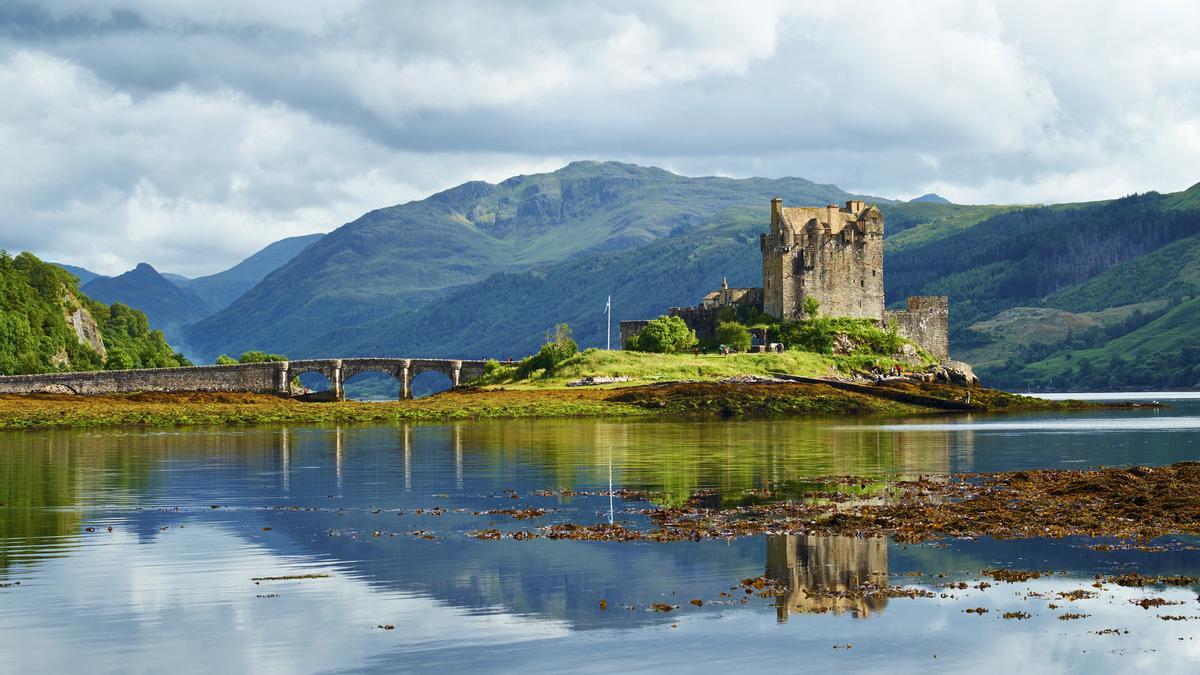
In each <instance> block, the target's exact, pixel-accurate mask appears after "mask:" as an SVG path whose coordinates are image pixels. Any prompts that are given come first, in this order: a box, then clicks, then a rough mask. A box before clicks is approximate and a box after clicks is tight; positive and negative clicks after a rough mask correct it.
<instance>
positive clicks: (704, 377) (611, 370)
mask: <svg viewBox="0 0 1200 675" xmlns="http://www.w3.org/2000/svg"><path fill="white" fill-rule="evenodd" d="M872 363H875V364H878V365H880V366H881V367H883V368H888V367H890V366H892V365H894V364H896V363H900V362H899V361H896V360H895V359H892V358H890V357H881V356H825V355H822V354H814V353H812V352H803V351H786V352H784V353H782V354H730V355H729V356H719V355H716V354H707V355H705V354H702V355H700V356H695V355H693V354H691V353H684V354H648V353H645V352H632V351H625V350H619V349H614V350H612V351H607V350H603V349H589V350H586V351H584V352H581V353H579V354H577V355H575V356H573V357H571V358H570V359H567V360H566V361H564V362H563V363H561V364H559V365H558V366H557V367H556V368H555V369H554V371H553V372H552V373H546V372H545V371H537V372H536V373H534V375H533V376H532V377H531V378H529V379H528V380H518V379H516V377H515V376H514V375H513V373H512V372H511V371H507V370H506V371H503V372H500V373H497V374H496V375H494V376H490V377H485V378H484V379H482V380H479V381H478V384H480V385H484V386H487V385H504V386H506V387H510V386H515V387H519V388H532V389H547V388H558V387H562V386H564V385H565V384H566V383H567V382H570V381H572V380H578V379H580V378H582V377H586V376H595V377H629V378H632V381H631V382H623V383H621V386H628V385H630V384H644V383H652V382H676V381H687V380H695V381H714V380H720V379H723V378H727V377H735V376H738V375H760V376H769V375H771V374H772V373H779V372H783V373H788V374H791V375H803V376H806V377H824V376H830V375H838V374H846V373H848V372H851V371H854V370H866V369H867V368H869V367H870V364H872Z"/></svg>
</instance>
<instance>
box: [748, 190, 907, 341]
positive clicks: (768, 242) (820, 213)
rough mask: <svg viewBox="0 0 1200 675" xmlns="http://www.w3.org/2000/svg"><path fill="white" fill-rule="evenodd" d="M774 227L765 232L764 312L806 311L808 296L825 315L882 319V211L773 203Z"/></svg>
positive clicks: (852, 205) (792, 316)
mask: <svg viewBox="0 0 1200 675" xmlns="http://www.w3.org/2000/svg"><path fill="white" fill-rule="evenodd" d="M771 206H772V208H771V230H770V232H769V233H768V234H765V235H763V236H762V237H761V239H760V241H759V247H760V248H761V250H762V258H763V311H764V312H766V313H767V314H770V315H772V316H777V317H780V318H782V319H787V320H796V319H801V318H803V316H804V300H805V298H809V297H811V298H815V299H816V300H817V301H818V302H820V303H821V309H820V311H821V314H822V315H825V316H835V317H843V316H845V317H856V318H863V319H874V320H876V321H878V320H880V319H882V318H883V307H884V299H883V215H882V214H881V213H880V212H879V211H878V209H875V208H873V207H872V208H866V207H864V206H863V204H862V202H857V201H851V202H848V203H847V205H846V208H843V209H839V208H837V207H833V206H829V207H825V208H824V209H821V208H793V209H784V208H783V206H782V202H781V201H780V200H778V199H776V200H774V201H773V202H772V204H771Z"/></svg>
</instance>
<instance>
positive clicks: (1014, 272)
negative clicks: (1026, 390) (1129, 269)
mask: <svg viewBox="0 0 1200 675" xmlns="http://www.w3.org/2000/svg"><path fill="white" fill-rule="evenodd" d="M1168 198H1169V197H1165V196H1164V195H1160V194H1158V193H1148V194H1144V195H1133V196H1130V197H1123V198H1121V199H1116V200H1113V201H1111V202H1102V203H1096V204H1087V205H1082V206H1077V207H1070V208H1065V207H1054V208H1051V207H1035V208H1026V209H1020V210H1016V211H1010V212H1007V213H1003V214H1000V215H997V216H993V217H991V218H988V219H987V220H984V221H983V222H981V223H979V224H978V225H976V226H974V227H970V228H967V229H965V230H962V231H960V232H957V233H954V234H951V235H950V236H947V237H943V238H941V239H937V240H934V241H930V242H927V243H923V244H921V245H917V246H909V247H906V248H903V249H901V250H899V251H897V252H895V253H893V254H892V255H889V257H888V258H887V262H886V265H887V267H886V268H885V281H886V282H887V285H888V297H889V298H891V299H892V300H896V299H899V298H903V297H906V296H909V295H949V296H950V299H951V303H952V307H953V311H952V312H951V330H952V331H954V330H956V329H957V330H961V329H963V328H965V327H966V326H968V325H970V324H972V323H974V322H976V321H979V320H981V319H984V318H987V317H990V316H994V315H995V314H997V313H998V312H1001V311H1003V310H1005V309H1008V308H1011V307H1020V306H1037V305H1041V304H1042V302H1043V299H1044V298H1046V297H1048V296H1052V295H1054V294H1056V293H1061V292H1064V291H1067V289H1069V288H1071V287H1072V286H1076V285H1078V284H1082V283H1084V282H1086V281H1089V280H1090V279H1092V278H1093V277H1096V276H1097V275H1100V274H1102V273H1103V272H1105V271H1107V270H1109V269H1110V268H1112V267H1114V266H1116V265H1119V264H1121V263H1124V262H1126V261H1131V260H1134V259H1136V258H1139V257H1140V256H1143V255H1146V254H1148V253H1152V252H1154V251H1156V250H1158V249H1159V248H1161V247H1163V246H1165V245H1167V244H1170V243H1172V242H1175V241H1178V240H1180V239H1184V238H1186V237H1189V236H1191V235H1194V234H1197V233H1200V211H1193V210H1182V209H1171V208H1167V200H1168ZM1142 299H1146V298H1124V299H1122V300H1121V301H1118V302H1115V303H1113V304H1114V305H1119V304H1129V302H1128V301H1129V300H1133V301H1140V300H1142ZM1097 309H1098V307H1097Z"/></svg>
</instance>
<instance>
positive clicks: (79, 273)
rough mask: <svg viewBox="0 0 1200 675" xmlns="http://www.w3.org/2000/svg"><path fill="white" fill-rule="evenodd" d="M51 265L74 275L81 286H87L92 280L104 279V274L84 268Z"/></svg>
mask: <svg viewBox="0 0 1200 675" xmlns="http://www.w3.org/2000/svg"><path fill="white" fill-rule="evenodd" d="M50 264H51V265H55V266H57V267H61V268H63V269H64V270H66V271H68V272H70V273H71V274H73V275H74V276H75V278H76V279H78V280H79V283H81V284H86V283H87V282H89V281H91V280H92V279H97V278H102V277H103V276H104V275H103V274H96V273H95V272H93V271H91V270H89V269H84V268H82V267H76V266H75V265H67V264H65V263H50Z"/></svg>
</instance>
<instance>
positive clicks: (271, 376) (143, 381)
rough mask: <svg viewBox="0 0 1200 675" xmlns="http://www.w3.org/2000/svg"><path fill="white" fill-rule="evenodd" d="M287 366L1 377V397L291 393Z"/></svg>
mask: <svg viewBox="0 0 1200 675" xmlns="http://www.w3.org/2000/svg"><path fill="white" fill-rule="evenodd" d="M285 374H286V364H280V363H246V364H237V365H227V366H186V367H183V368H144V369H141V370H96V371H84V372H72V373H44V374H39V375H6V376H0V394H39V393H63V394H66V393H73V394H82V395H85V396H99V395H104V394H128V393H133V392H139V391H153V392H230V393H250V394H283V393H286V392H287V382H288V380H287V378H286V377H285Z"/></svg>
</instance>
